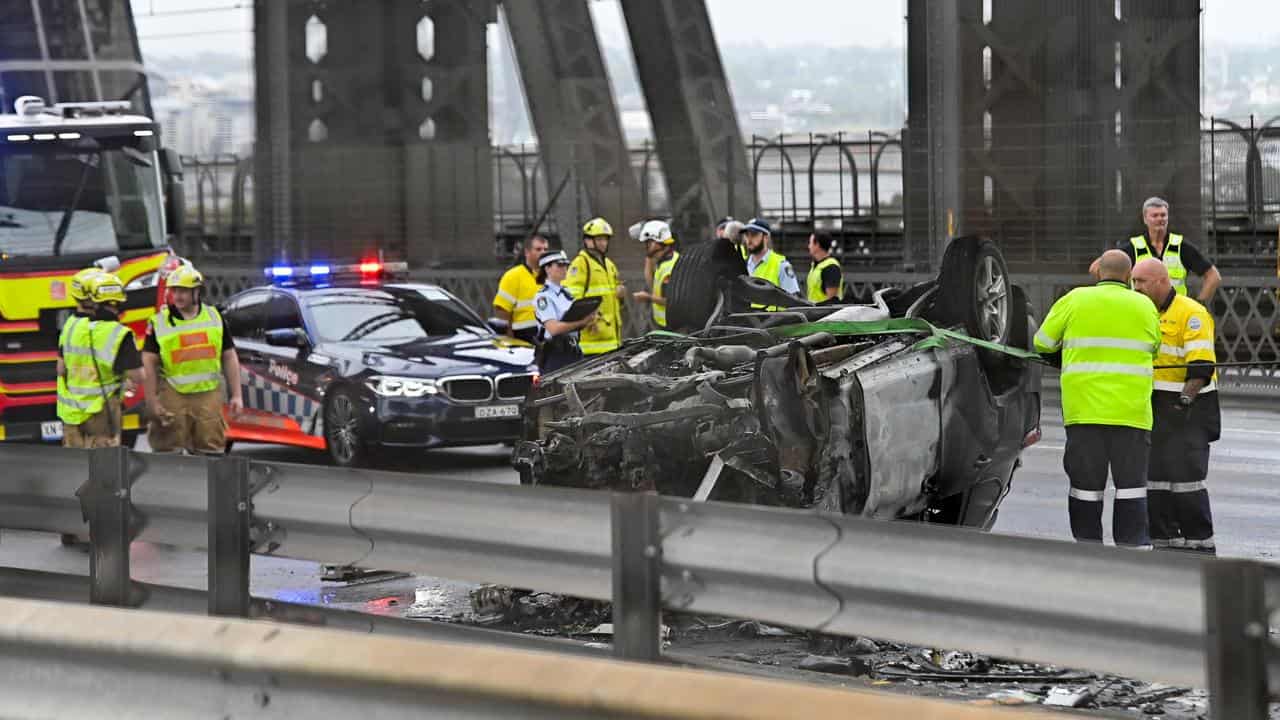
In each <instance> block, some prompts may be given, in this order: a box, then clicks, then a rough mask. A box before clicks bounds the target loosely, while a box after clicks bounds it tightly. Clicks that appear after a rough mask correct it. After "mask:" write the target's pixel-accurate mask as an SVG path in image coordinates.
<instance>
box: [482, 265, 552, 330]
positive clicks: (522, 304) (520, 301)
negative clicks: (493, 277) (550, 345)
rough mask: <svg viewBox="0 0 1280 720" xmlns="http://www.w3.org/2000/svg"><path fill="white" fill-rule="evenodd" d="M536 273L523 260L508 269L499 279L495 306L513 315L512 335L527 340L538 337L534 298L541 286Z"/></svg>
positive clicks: (494, 300)
mask: <svg viewBox="0 0 1280 720" xmlns="http://www.w3.org/2000/svg"><path fill="white" fill-rule="evenodd" d="M535 275H536V274H535V273H534V272H533V271H532V270H530V269H529V266H528V265H525V264H524V263H523V262H522V263H520V264H519V265H516V266H515V267H513V268H511V269H510V270H507V271H506V272H505V273H503V275H502V279H501V280H500V281H498V294H497V295H495V296H494V298H493V306H494V307H496V308H499V309H502V310H505V311H507V312H508V313H509V314H510V315H511V335H512V336H513V337H516V338H518V339H520V340H524V341H525V342H534V341H535V340H537V337H538V321H537V319H536V318H535V317H534V313H533V298H534V296H535V295H537V294H538V290H540V289H541V286H539V285H538V280H537V278H536V277H535Z"/></svg>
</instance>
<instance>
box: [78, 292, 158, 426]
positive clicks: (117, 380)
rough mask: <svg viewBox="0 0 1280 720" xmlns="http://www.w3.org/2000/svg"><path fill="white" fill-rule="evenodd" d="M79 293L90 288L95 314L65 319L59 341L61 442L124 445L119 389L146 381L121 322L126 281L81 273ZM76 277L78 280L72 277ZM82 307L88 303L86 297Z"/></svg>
mask: <svg viewBox="0 0 1280 720" xmlns="http://www.w3.org/2000/svg"><path fill="white" fill-rule="evenodd" d="M77 277H79V278H80V280H79V283H80V287H79V288H75V287H74V286H73V292H74V293H75V294H83V293H86V292H87V294H88V300H89V301H90V302H92V303H93V306H94V311H93V313H92V315H89V316H86V315H85V314H82V313H80V312H77V314H76V315H75V316H74V317H72V318H71V319H70V320H69V321H68V322H67V327H66V328H65V329H64V331H63V334H62V338H61V339H60V340H59V343H58V418H59V419H60V420H62V444H63V445H64V446H66V447H74V448H101V447H117V446H119V445H120V434H121V433H120V431H121V410H120V395H121V393H122V392H124V391H125V390H128V389H130V388H132V387H134V386H136V384H138V383H141V382H142V381H143V376H142V360H141V358H140V357H139V356H138V344H137V341H136V340H134V337H133V332H132V331H131V330H129V328H127V327H125V326H124V325H121V324H120V305H121V304H122V303H124V300H125V295H124V284H123V283H122V282H120V278H118V277H116V276H115V275H112V274H110V273H106V272H102V271H100V270H99V271H97V272H96V273H90V274H78V275H77ZM73 282H74V281H73ZM80 302H81V303H82V305H81V308H80V309H81V310H83V309H84V305H83V301H80Z"/></svg>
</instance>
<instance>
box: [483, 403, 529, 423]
mask: <svg viewBox="0 0 1280 720" xmlns="http://www.w3.org/2000/svg"><path fill="white" fill-rule="evenodd" d="M513 417H520V406H519V405H481V406H480V407H478V408H476V418H477V419H481V420H483V419H486V418H513Z"/></svg>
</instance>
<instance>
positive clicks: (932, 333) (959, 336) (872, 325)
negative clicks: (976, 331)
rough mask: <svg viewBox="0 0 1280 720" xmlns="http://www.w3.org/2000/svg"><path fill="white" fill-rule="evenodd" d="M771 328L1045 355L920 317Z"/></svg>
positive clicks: (919, 346) (783, 333)
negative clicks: (912, 337)
mask: <svg viewBox="0 0 1280 720" xmlns="http://www.w3.org/2000/svg"><path fill="white" fill-rule="evenodd" d="M769 332H770V333H772V334H774V335H776V336H778V337H784V338H786V337H792V338H794V337H804V336H806V335H813V334H815V333H822V332H825V333H831V334H832V335H837V336H840V335H844V336H849V335H899V334H903V333H916V334H920V335H925V336H927V337H925V338H923V339H921V340H920V342H918V343H916V344H915V346H914V347H913V349H916V350H923V349H928V348H939V347H944V346H945V345H946V343H947V341H948V340H954V341H957V342H962V343H968V344H970V345H974V346H977V347H980V348H984V349H986V350H991V351H993V352H998V353H1002V354H1004V355H1011V356H1013V357H1016V358H1021V359H1023V360H1032V361H1037V362H1042V361H1043V358H1041V357H1040V354H1039V353H1037V352H1033V351H1031V350H1027V349H1025V348H1016V347H1011V346H1009V345H1001V344H1000V343H995V342H991V341H990V340H981V339H979V338H975V337H970V336H969V335H966V334H965V333H962V332H959V331H957V330H948V329H947V328H940V327H938V326H936V325H934V324H933V323H930V322H929V321H927V320H921V319H919V318H890V319H888V320H866V321H843V322H823V321H818V322H811V323H800V324H797V325H783V326H781V327H775V328H769Z"/></svg>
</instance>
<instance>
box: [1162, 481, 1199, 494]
mask: <svg viewBox="0 0 1280 720" xmlns="http://www.w3.org/2000/svg"><path fill="white" fill-rule="evenodd" d="M1147 487H1148V488H1150V489H1152V490H1163V491H1164V492H1172V493H1193V492H1199V491H1201V490H1207V489H1208V488H1206V487H1205V486H1204V481H1203V480H1197V481H1194V482H1164V481H1162V480H1151V481H1149V482H1147Z"/></svg>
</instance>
